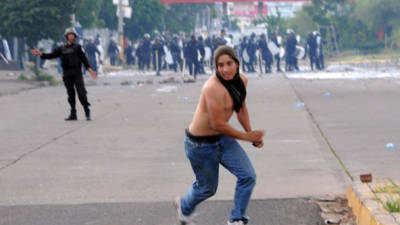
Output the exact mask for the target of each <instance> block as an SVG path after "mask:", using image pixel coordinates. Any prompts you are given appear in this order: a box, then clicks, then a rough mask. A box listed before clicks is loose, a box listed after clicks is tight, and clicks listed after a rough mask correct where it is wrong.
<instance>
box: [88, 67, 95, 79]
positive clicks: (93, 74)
mask: <svg viewBox="0 0 400 225" xmlns="http://www.w3.org/2000/svg"><path fill="white" fill-rule="evenodd" d="M88 71H89V73H90V75H91V76H92V78H93V79H95V80H96V79H97V73H96V72H95V71H93V70H92V68H89V69H88Z"/></svg>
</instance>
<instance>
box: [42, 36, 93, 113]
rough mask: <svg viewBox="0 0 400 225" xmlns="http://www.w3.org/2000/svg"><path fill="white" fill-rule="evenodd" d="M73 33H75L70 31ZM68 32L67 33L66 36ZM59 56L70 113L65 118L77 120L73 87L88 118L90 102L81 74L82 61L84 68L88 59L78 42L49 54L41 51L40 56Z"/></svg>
mask: <svg viewBox="0 0 400 225" xmlns="http://www.w3.org/2000/svg"><path fill="white" fill-rule="evenodd" d="M72 33H73V34H75V37H76V33H74V32H72ZM68 34H70V33H67V34H66V36H67V35H68ZM57 57H60V59H61V66H62V68H63V81H64V85H65V88H66V89H67V93H68V102H69V104H70V106H71V114H70V115H69V117H67V118H66V119H65V120H77V115H76V107H75V89H76V92H77V93H78V98H79V101H80V102H81V104H82V106H83V108H84V110H85V115H86V119H87V120H90V110H89V106H90V103H89V102H88V100H87V97H86V94H87V92H86V89H85V83H84V82H83V76H82V69H81V68H82V63H83V65H85V67H86V69H89V68H91V67H90V65H89V62H88V59H87V57H86V55H85V53H83V51H82V47H81V46H80V45H79V44H75V43H72V44H68V43H67V44H65V45H62V46H60V47H58V48H56V49H54V50H53V52H51V53H49V54H45V53H43V54H42V55H41V58H43V59H53V58H57Z"/></svg>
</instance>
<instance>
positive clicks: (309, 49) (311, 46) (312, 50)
mask: <svg viewBox="0 0 400 225" xmlns="http://www.w3.org/2000/svg"><path fill="white" fill-rule="evenodd" d="M305 49H306V53H308V56H309V57H310V67H311V70H314V65H316V64H317V39H316V37H315V35H314V34H313V32H310V33H309V34H308V37H307V42H306V47H305ZM304 57H305V56H304Z"/></svg>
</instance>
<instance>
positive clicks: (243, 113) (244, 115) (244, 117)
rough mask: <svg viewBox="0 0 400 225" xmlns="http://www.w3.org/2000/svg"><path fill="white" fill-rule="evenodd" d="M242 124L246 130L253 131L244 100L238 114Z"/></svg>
mask: <svg viewBox="0 0 400 225" xmlns="http://www.w3.org/2000/svg"><path fill="white" fill-rule="evenodd" d="M236 116H237V118H238V120H239V122H240V124H241V125H242V127H243V129H244V130H245V131H246V132H249V131H251V124H250V117H249V112H248V110H247V105H246V102H243V105H242V108H241V109H240V110H239V112H238V113H237V114H236Z"/></svg>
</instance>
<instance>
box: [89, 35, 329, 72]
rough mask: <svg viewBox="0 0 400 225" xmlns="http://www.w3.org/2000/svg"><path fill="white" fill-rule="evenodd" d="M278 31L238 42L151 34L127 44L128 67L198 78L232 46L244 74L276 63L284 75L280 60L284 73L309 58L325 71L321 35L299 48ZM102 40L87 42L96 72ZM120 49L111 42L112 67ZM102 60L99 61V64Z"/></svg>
mask: <svg viewBox="0 0 400 225" xmlns="http://www.w3.org/2000/svg"><path fill="white" fill-rule="evenodd" d="M282 39H283V37H282V36H281V35H279V34H278V32H272V34H271V35H270V37H269V38H268V37H267V36H266V35H265V34H261V35H256V34H255V33H252V34H251V35H249V36H243V37H241V38H240V40H239V42H236V43H234V41H233V36H232V35H226V32H225V30H224V29H222V30H221V33H220V35H218V36H217V35H212V36H207V37H206V38H205V39H204V38H203V36H202V35H200V36H198V37H196V36H195V35H192V36H190V37H188V38H186V37H185V36H184V35H172V36H170V35H166V36H162V35H160V36H158V37H155V38H154V40H152V39H151V37H150V35H149V34H145V35H144V38H143V39H141V40H139V41H138V42H137V43H136V44H135V45H133V44H132V43H131V42H129V41H128V42H127V43H126V46H125V49H124V54H125V59H126V65H128V66H131V65H135V64H137V66H138V69H139V71H144V70H150V69H151V65H152V69H153V70H154V71H156V73H157V75H161V71H162V70H166V69H170V70H174V71H175V72H177V71H178V70H179V71H184V70H186V71H188V72H189V74H190V75H192V76H194V78H196V76H197V75H198V74H204V73H205V66H209V67H210V68H211V69H212V68H213V65H212V63H213V60H212V58H213V52H214V50H215V49H217V48H218V47H219V46H221V45H229V46H231V47H233V48H234V49H235V50H236V52H237V53H238V55H239V56H240V59H241V61H242V71H243V72H256V67H257V66H259V71H260V72H265V73H271V72H272V65H273V63H274V61H275V63H276V71H277V72H281V71H282V69H281V65H280V64H281V63H280V61H281V59H284V60H285V71H287V72H290V71H294V72H296V71H299V70H300V69H299V66H298V60H299V59H306V57H307V56H308V57H309V61H310V68H311V70H314V69H318V70H322V69H324V57H323V50H322V49H323V48H322V44H323V41H322V40H321V36H320V34H319V32H317V31H314V32H310V33H309V35H308V37H307V39H306V42H305V44H304V47H303V46H300V40H299V36H298V35H297V36H296V34H295V32H294V31H293V30H291V29H289V30H288V31H287V32H286V38H285V41H283V40H282ZM99 47H100V43H99V37H98V36H97V38H96V39H95V40H94V41H93V40H91V39H89V40H87V41H86V42H85V44H84V50H85V52H86V54H87V56H88V59H89V63H90V64H91V66H92V68H93V69H94V70H95V71H97V67H98V66H97V64H98V63H102V60H100V57H98V56H97V57H96V55H100V54H102V53H101V52H102V51H99V49H98V48H99ZM119 53H120V48H119V46H118V45H117V44H116V42H115V41H113V40H111V41H110V43H109V45H108V48H107V51H106V54H107V55H108V57H109V59H110V65H116V64H118V62H119V63H121V61H119V57H118V56H119ZM98 61H100V62H98Z"/></svg>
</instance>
